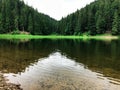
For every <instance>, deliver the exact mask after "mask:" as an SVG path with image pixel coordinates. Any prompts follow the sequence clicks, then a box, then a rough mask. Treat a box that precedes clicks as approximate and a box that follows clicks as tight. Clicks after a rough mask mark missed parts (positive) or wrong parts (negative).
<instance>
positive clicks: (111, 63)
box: [0, 39, 120, 78]
mask: <svg viewBox="0 0 120 90" xmlns="http://www.w3.org/2000/svg"><path fill="white" fill-rule="evenodd" d="M0 42H1V43H0V70H7V71H8V72H10V73H18V72H21V71H24V70H25V68H26V67H28V66H29V65H30V64H31V63H34V62H35V61H36V60H38V59H39V58H44V57H47V56H48V55H49V54H51V53H52V52H55V51H56V50H60V52H61V53H62V54H64V55H66V56H67V57H68V58H71V59H75V60H76V61H77V62H80V63H83V64H84V65H85V66H87V67H88V68H90V69H92V70H95V71H98V72H101V73H103V74H104V75H106V76H111V77H116V78H120V76H119V74H120V57H119V56H120V51H119V50H120V47H119V46H120V41H118V40H116V41H111V42H105V41H96V40H89V41H83V40H47V39H46V40H31V41H27V42H18V41H17V42H16V41H15V42H14V41H5V40H1V41H0ZM36 62H37V61H36Z"/></svg>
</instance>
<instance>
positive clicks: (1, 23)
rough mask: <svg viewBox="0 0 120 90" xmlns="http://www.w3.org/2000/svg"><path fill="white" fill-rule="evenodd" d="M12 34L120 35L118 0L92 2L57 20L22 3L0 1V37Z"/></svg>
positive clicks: (9, 0) (15, 0)
mask: <svg viewBox="0 0 120 90" xmlns="http://www.w3.org/2000/svg"><path fill="white" fill-rule="evenodd" d="M14 30H15V31H14ZM16 30H17V31H16ZM11 32H12V33H13V34H19V33H18V32H28V33H30V34H32V35H51V34H56V35H85V36H87V35H97V34H104V33H112V34H113V35H119V34H120V0H95V1H94V2H92V3H91V4H89V5H86V7H84V8H82V9H80V10H77V11H76V12H75V13H73V14H70V15H68V16H67V17H65V18H62V19H61V20H60V21H56V20H54V19H52V18H50V17H49V16H47V15H44V14H42V13H39V12H38V11H37V10H35V9H33V8H32V7H30V6H28V5H25V4H24V2H23V0H0V34H4V33H11Z"/></svg>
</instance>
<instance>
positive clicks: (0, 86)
mask: <svg viewBox="0 0 120 90" xmlns="http://www.w3.org/2000/svg"><path fill="white" fill-rule="evenodd" d="M0 90H23V89H22V88H20V85H16V84H12V83H7V80H5V77H4V76H3V74H2V73H0Z"/></svg>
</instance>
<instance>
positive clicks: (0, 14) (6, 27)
mask: <svg viewBox="0 0 120 90" xmlns="http://www.w3.org/2000/svg"><path fill="white" fill-rule="evenodd" d="M56 22H57V21H56V20H54V19H52V18H50V17H49V16H47V15H44V14H42V13H39V12H38V11H37V10H34V9H33V8H32V7H29V6H27V5H25V4H24V2H23V1H20V0H0V33H11V32H18V31H26V32H30V33H31V34H42V35H48V34H51V33H52V32H54V30H56Z"/></svg>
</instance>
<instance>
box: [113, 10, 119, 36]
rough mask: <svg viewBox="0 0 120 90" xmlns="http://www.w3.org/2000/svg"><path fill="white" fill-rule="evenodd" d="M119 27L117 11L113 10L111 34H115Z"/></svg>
mask: <svg viewBox="0 0 120 90" xmlns="http://www.w3.org/2000/svg"><path fill="white" fill-rule="evenodd" d="M119 27H120V25H119V16H118V12H117V11H115V13H114V19H113V23H112V34H113V35H117V34H118V29H119Z"/></svg>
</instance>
